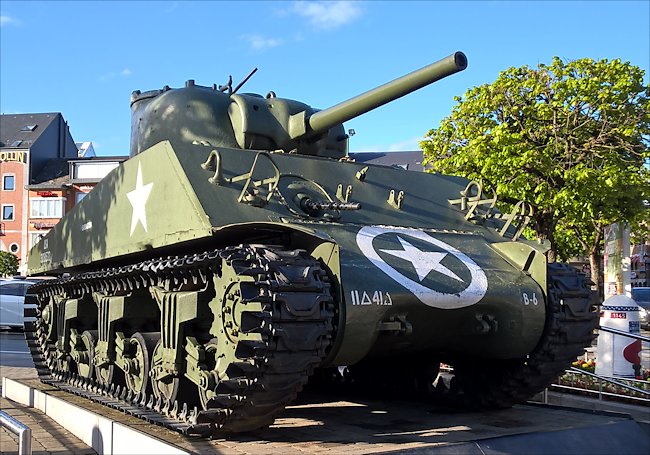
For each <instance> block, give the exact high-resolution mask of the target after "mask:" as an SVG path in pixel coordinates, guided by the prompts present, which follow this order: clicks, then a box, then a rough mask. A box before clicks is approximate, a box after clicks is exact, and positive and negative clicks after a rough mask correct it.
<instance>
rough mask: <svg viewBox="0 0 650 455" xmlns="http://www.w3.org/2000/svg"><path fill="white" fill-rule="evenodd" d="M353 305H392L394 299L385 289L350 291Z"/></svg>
mask: <svg viewBox="0 0 650 455" xmlns="http://www.w3.org/2000/svg"><path fill="white" fill-rule="evenodd" d="M350 297H351V299H352V305H392V304H393V299H392V298H391V296H390V294H389V293H388V292H384V291H358V290H356V289H355V290H354V291H350Z"/></svg>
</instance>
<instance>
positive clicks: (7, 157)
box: [0, 151, 27, 163]
mask: <svg viewBox="0 0 650 455" xmlns="http://www.w3.org/2000/svg"><path fill="white" fill-rule="evenodd" d="M25 155H27V152H21V151H11V152H0V161H2V162H5V161H18V162H19V163H24V162H25Z"/></svg>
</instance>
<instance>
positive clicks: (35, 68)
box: [0, 0, 650, 156]
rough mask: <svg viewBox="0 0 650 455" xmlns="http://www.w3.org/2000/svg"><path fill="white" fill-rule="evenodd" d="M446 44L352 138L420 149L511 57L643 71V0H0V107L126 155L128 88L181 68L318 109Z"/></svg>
mask: <svg viewBox="0 0 650 455" xmlns="http://www.w3.org/2000/svg"><path fill="white" fill-rule="evenodd" d="M455 51H462V52H464V53H465V54H466V55H467V58H468V62H469V64H468V68H467V69H466V70H465V71H463V72H461V73H458V74H455V75H452V76H449V77H448V78H445V79H443V80H441V81H439V82H436V83H435V84H432V85H430V86H428V87H425V88H423V89H421V90H418V91H416V92H414V93H411V94H410V95H407V96H405V97H404V98H400V99H399V100H396V101H394V102H392V103H389V104H387V105H384V106H382V107H380V108H378V109H376V110H374V111H371V112H369V113H366V114H364V115H362V116H360V117H358V118H356V119H352V120H350V121H348V122H346V123H345V127H346V129H350V128H352V129H354V130H355V132H356V135H355V136H354V137H352V138H351V140H350V151H351V152H355V151H357V152H360V151H402V150H416V149H418V141H420V140H422V138H423V137H424V136H425V135H426V133H427V131H429V130H430V129H432V128H436V127H437V126H438V125H439V123H440V121H441V120H442V119H443V118H445V117H446V116H448V115H449V114H450V113H451V109H452V107H453V106H454V105H455V104H456V102H455V101H454V97H455V96H462V95H463V94H464V93H465V92H466V91H467V90H468V89H470V88H471V87H473V86H478V85H482V84H486V83H491V82H493V81H494V80H495V79H496V78H497V76H498V75H499V73H500V72H501V71H504V70H506V69H507V68H509V67H513V66H523V65H528V66H531V67H535V66H537V65H538V64H539V63H550V62H551V60H552V58H553V56H558V57H560V58H562V59H564V60H565V61H568V60H575V59H579V58H591V59H594V60H600V59H609V60H612V59H616V58H619V59H621V60H623V61H629V62H631V63H632V64H634V65H637V66H639V67H641V68H642V69H643V70H644V71H645V72H646V78H645V82H646V84H647V83H648V80H649V78H648V76H649V75H650V0H643V1H551V0H546V1H415V2H409V1H400V2H394V1H363V2H362V1H327V2H320V1H311V2H307V1H296V2H293V1H291V2H274V1H260V2H252V1H240V2H228V1H217V2H212V1H194V2H190V1H188V2H178V1H162V2H158V1H144V2H136V1H114V0H113V1H98V2H94V1H84V2H82V1H67V2H63V1H47V2H31V1H5V0H0V112H2V113H3V114H14V113H21V114H22V113H42V112H61V113H62V114H63V117H64V119H65V120H66V121H67V122H68V125H69V127H70V132H71V133H72V137H73V138H74V140H75V141H76V142H82V141H92V142H93V146H94V148H95V151H96V153H97V155H100V156H113V155H128V153H129V142H130V128H131V119H130V117H131V113H130V107H129V102H130V95H131V92H132V91H134V90H141V91H143V92H144V91H147V90H153V89H159V88H162V87H163V86H165V85H169V86H170V87H172V88H174V87H183V86H184V85H185V81H186V80H188V79H194V80H195V81H196V84H198V85H204V86H211V85H212V84H213V83H216V84H218V85H220V84H224V83H225V82H226V81H227V80H228V76H229V75H232V77H233V81H234V84H237V83H238V82H239V81H241V80H242V79H243V78H244V77H245V76H246V75H247V74H248V73H249V72H250V71H251V70H252V69H253V68H255V67H256V68H258V71H257V73H256V74H255V75H254V76H253V77H252V78H251V80H249V81H248V82H247V83H246V85H245V86H244V88H243V89H242V90H241V91H242V92H248V93H259V94H262V95H265V94H266V93H267V92H269V91H270V90H273V91H274V92H275V93H276V94H277V96H278V97H281V98H290V99H295V100H299V101H302V102H304V103H306V104H309V105H311V106H313V107H314V108H318V109H324V108H327V107H329V106H332V105H334V104H337V103H339V102H341V101H344V100H346V99H349V98H351V97H353V96H355V95H357V94H359V93H363V92H365V91H367V90H369V89H372V88H373V87H375V86H377V85H381V84H383V83H386V82H388V81H391V80H393V79H395V78H397V77H399V76H401V75H403V74H406V73H409V72H411V71H414V70H416V69H419V68H421V67H423V66H426V65H428V64H430V63H433V62H435V61H437V60H439V59H441V58H444V57H446V56H447V55H450V54H452V53H453V52H455Z"/></svg>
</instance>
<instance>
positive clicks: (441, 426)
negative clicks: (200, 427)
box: [2, 378, 650, 455]
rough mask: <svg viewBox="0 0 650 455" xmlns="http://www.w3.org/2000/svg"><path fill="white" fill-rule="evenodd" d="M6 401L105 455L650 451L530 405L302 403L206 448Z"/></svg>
mask: <svg viewBox="0 0 650 455" xmlns="http://www.w3.org/2000/svg"><path fill="white" fill-rule="evenodd" d="M2 393H3V396H4V397H6V398H8V399H10V400H13V401H16V402H19V403H22V404H24V405H27V406H32V407H35V408H38V409H40V410H41V411H42V412H44V413H45V414H47V415H48V416H50V417H51V418H52V419H54V420H56V421H57V422H58V423H59V424H60V425H62V426H64V427H65V428H67V429H68V431H70V432H71V433H73V434H74V435H76V436H77V437H78V438H79V439H81V440H82V441H84V442H85V443H86V444H87V445H88V446H90V447H92V448H93V449H94V450H95V451H96V452H97V453H98V454H100V455H102V454H149V453H158V454H160V453H164V454H195V453H199V454H208V453H219V454H235V453H236V454H254V455H262V454H264V455H266V454H269V453H278V454H279V453H281V454H283V455H293V454H296V455H298V454H300V455H304V454H305V453H323V454H329V453H332V454H334V453H346V454H361V453H363V454H365V453H389V452H393V453H395V452H399V453H414V454H415V453H428V454H440V455H447V454H449V455H452V454H453V455H462V454H476V455H487V454H495V455H496V454H521V453H526V454H539V455H541V454H549V455H550V454H553V455H562V454H585V455H587V454H588V455H599V454H603V455H604V454H608V455H622V454H630V455H632V454H639V455H641V454H642V455H647V454H648V453H650V436H649V435H648V433H647V432H645V431H643V430H642V429H641V428H640V427H639V425H638V423H637V422H636V421H635V420H634V419H632V418H631V417H630V416H629V415H627V414H620V413H613V412H601V411H593V410H581V409H576V408H568V407H562V406H552V405H541V404H539V405H537V404H530V403H529V404H525V405H518V406H515V407H513V408H512V409H507V410H499V411H489V412H484V413H468V412H459V411H452V410H449V409H442V408H434V407H433V406H432V405H430V404H427V403H415V402H398V401H394V402H393V401H391V400H387V401H373V400H363V399H351V398H350V397H348V400H349V401H338V400H339V399H340V397H337V399H335V401H332V400H331V399H332V397H330V396H325V395H323V396H321V395H311V396H301V400H300V402H299V403H297V404H295V405H292V406H289V407H288V408H287V410H286V411H285V412H284V413H283V414H282V415H281V416H280V417H279V418H278V419H277V420H276V422H275V424H273V425H272V426H271V427H270V428H266V429H263V430H260V431H257V432H254V433H249V434H242V435H233V436H231V437H229V438H228V439H216V440H200V439H196V438H189V437H185V436H183V435H181V434H179V433H176V432H173V431H170V430H167V429H165V428H162V427H159V426H156V425H152V424H149V423H147V422H144V421H142V420H140V419H137V418H135V417H132V416H130V415H127V414H124V413H122V412H119V411H117V410H114V409H110V408H107V407H104V406H101V405H99V404H96V403H93V402H91V401H89V400H86V399H84V398H81V397H78V396H74V395H70V394H68V393H65V392H62V391H60V390H58V389H56V388H54V387H50V386H47V385H45V384H42V383H41V382H40V381H38V380H21V381H15V380H11V379H7V378H3V381H2Z"/></svg>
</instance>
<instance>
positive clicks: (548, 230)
mask: <svg viewBox="0 0 650 455" xmlns="http://www.w3.org/2000/svg"><path fill="white" fill-rule="evenodd" d="M534 221H535V232H536V233H537V239H538V240H542V241H546V242H548V243H549V244H550V245H549V246H550V248H551V249H550V250H549V251H548V253H546V259H547V260H548V262H555V261H556V260H557V247H556V245H555V236H554V235H553V231H554V230H555V220H554V219H553V213H552V212H549V211H544V212H541V213H537V214H536V216H535V218H534Z"/></svg>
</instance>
